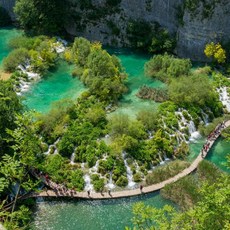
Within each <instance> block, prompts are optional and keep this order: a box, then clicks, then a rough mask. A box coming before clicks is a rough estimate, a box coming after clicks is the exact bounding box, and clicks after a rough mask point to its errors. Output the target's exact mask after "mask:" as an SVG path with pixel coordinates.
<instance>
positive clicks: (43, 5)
mask: <svg viewBox="0 0 230 230" xmlns="http://www.w3.org/2000/svg"><path fill="white" fill-rule="evenodd" d="M68 3H69V2H68V1H63V0H50V1H46V0H17V1H16V4H15V7H14V11H15V13H16V15H17V18H18V20H19V22H20V24H21V26H22V27H23V28H24V29H26V30H28V31H31V32H32V33H34V34H55V33H57V32H62V30H63V28H64V25H65V22H66V17H67V15H68V14H67V10H69V5H68Z"/></svg>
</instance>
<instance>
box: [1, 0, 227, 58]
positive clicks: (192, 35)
mask: <svg viewBox="0 0 230 230" xmlns="http://www.w3.org/2000/svg"><path fill="white" fill-rule="evenodd" d="M68 1H71V2H72V3H73V7H72V9H71V12H74V13H72V14H73V17H72V20H71V21H70V22H69V23H68V24H67V25H66V30H67V32H68V33H69V34H71V35H73V36H76V35H77V36H83V37H86V38H88V39H89V40H92V41H101V42H102V43H103V44H105V45H115V46H128V45H129V41H128V39H127V33H126V28H127V24H128V21H129V19H134V20H145V21H147V22H150V23H154V22H158V23H159V24H160V25H161V26H163V27H165V28H167V29H168V31H169V32H170V33H176V34H177V39H178V42H177V48H176V52H177V54H178V55H179V56H180V57H188V58H191V59H192V60H197V61H200V60H205V56H204V53H203V50H204V47H205V44H207V43H208V42H211V41H214V42H215V41H216V42H220V41H228V40H230V26H229V21H230V1H229V0H206V1H205V2H206V4H209V5H210V6H212V9H211V10H209V11H205V10H206V8H207V5H206V6H205V7H206V8H205V7H204V5H203V1H201V0H200V2H199V3H198V5H197V6H198V7H196V8H195V11H193V12H191V11H190V10H189V9H185V10H184V11H183V15H182V18H181V19H183V20H182V21H183V23H179V21H180V20H178V8H179V7H180V6H182V5H183V3H184V2H185V1H186V0H121V1H120V3H119V1H118V0H114V2H118V5H117V6H115V8H116V9H115V10H112V11H110V10H108V6H107V5H106V2H107V1H108V0H91V2H92V5H93V7H94V9H101V12H99V13H101V14H102V16H98V17H97V16H95V15H94V18H92V14H91V18H90V17H88V14H87V13H86V12H90V8H88V9H85V8H84V7H83V8H81V9H79V7H77V6H76V0H68ZM110 2H111V0H110ZM213 2H214V3H213ZM0 4H2V6H3V7H4V8H6V9H7V10H8V11H9V12H10V14H11V16H13V10H12V9H13V6H14V4H15V0H0ZM103 7H104V8H103ZM204 12H205V16H204ZM207 12H208V13H207ZM79 15H81V17H79ZM75 16H76V17H75ZM79 18H81V23H80V24H79V23H76V22H78V20H79ZM108 22H112V23H113V24H114V25H116V27H117V28H118V29H119V34H114V33H113V32H112V29H111V26H108Z"/></svg>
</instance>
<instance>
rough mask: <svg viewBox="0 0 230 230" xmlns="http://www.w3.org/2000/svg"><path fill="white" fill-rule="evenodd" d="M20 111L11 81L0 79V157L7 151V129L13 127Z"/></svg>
mask: <svg viewBox="0 0 230 230" xmlns="http://www.w3.org/2000/svg"><path fill="white" fill-rule="evenodd" d="M21 112H22V105H21V103H20V100H19V98H18V97H17V95H16V93H15V92H14V88H13V84H12V83H11V82H6V81H0V114H1V116H0V158H1V156H2V155H3V154H4V151H5V152H8V151H9V143H8V141H7V139H8V138H9V134H8V133H7V129H11V130H13V129H15V128H16V125H15V121H16V116H17V114H20V113H21Z"/></svg>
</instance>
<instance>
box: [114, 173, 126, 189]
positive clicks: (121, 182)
mask: <svg viewBox="0 0 230 230" xmlns="http://www.w3.org/2000/svg"><path fill="white" fill-rule="evenodd" d="M116 185H117V186H119V187H125V186H127V185H128V179H127V177H125V176H120V177H119V178H118V180H117V181H116Z"/></svg>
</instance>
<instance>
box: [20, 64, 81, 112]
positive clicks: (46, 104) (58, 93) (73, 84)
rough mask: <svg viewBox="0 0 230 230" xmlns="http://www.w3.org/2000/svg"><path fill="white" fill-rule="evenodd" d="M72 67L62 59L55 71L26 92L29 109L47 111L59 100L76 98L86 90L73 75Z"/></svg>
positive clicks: (26, 102) (25, 101) (26, 103)
mask: <svg viewBox="0 0 230 230" xmlns="http://www.w3.org/2000/svg"><path fill="white" fill-rule="evenodd" d="M72 69H73V66H72V65H69V64H68V63H66V62H65V61H60V62H59V63H58V65H57V68H56V69H55V70H54V71H52V72H50V73H48V74H47V75H45V76H44V77H43V78H42V80H41V81H40V82H38V83H36V84H34V85H33V86H32V88H31V90H30V91H28V92H27V93H26V94H24V96H25V100H24V104H25V105H26V106H27V107H28V108H29V109H34V110H36V111H38V112H41V113H46V112H48V111H49V110H50V108H51V107H52V104H53V103H54V102H56V101H58V100H61V99H64V98H69V99H75V98H76V97H77V96H79V95H80V94H81V93H82V92H83V91H84V90H85V87H84V85H83V84H82V83H81V81H80V80H79V79H78V78H73V77H72V76H71V72H72Z"/></svg>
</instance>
